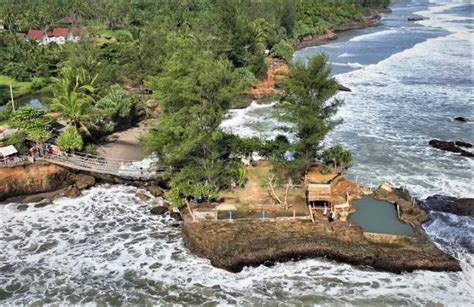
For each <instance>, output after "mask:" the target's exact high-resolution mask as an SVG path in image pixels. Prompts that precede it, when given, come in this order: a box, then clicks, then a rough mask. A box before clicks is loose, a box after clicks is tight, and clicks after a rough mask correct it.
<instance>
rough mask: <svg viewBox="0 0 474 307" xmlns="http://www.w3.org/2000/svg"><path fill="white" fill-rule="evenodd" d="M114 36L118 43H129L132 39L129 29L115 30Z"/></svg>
mask: <svg viewBox="0 0 474 307" xmlns="http://www.w3.org/2000/svg"><path fill="white" fill-rule="evenodd" d="M114 36H115V39H116V40H117V42H119V43H129V42H131V41H133V37H132V34H131V33H130V32H129V31H122V30H121V31H117V32H115V33H114Z"/></svg>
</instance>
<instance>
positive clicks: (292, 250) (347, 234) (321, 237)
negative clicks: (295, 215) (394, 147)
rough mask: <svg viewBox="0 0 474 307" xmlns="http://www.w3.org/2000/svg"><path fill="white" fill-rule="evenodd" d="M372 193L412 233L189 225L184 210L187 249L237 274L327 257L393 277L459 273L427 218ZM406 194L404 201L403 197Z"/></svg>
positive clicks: (325, 226)
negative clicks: (382, 236)
mask: <svg viewBox="0 0 474 307" xmlns="http://www.w3.org/2000/svg"><path fill="white" fill-rule="evenodd" d="M376 195H378V196H379V197H380V198H381V199H385V200H390V201H392V202H395V203H397V204H398V205H399V207H400V211H401V217H402V219H403V220H405V221H407V222H410V224H411V226H412V227H413V229H414V232H415V234H414V235H413V236H410V237H403V236H399V237H397V240H391V241H390V242H388V241H387V242H374V240H369V239H370V238H369V239H368V238H367V237H366V236H365V235H364V232H363V231H362V229H361V228H360V227H359V226H356V225H351V224H349V223H347V222H341V221H335V222H332V223H329V222H328V221H326V220H318V221H317V222H316V223H312V222H311V220H299V219H294V220H293V219H288V220H278V221H270V220H266V221H262V220H247V221H233V222H228V221H204V222H193V221H192V219H191V218H190V216H189V214H187V211H186V210H183V211H182V215H183V218H184V226H183V233H184V238H185V244H186V246H187V247H188V248H189V249H190V250H191V251H192V252H193V253H195V254H197V255H199V256H201V257H205V258H208V259H210V260H211V263H212V264H213V265H214V266H217V267H220V268H223V269H226V270H229V271H232V272H238V271H240V270H241V269H242V268H243V267H245V266H254V265H260V264H266V263H272V262H281V261H288V260H298V259H301V258H310V257H326V258H329V259H334V260H337V261H342V262H346V263H350V264H354V265H368V266H371V267H373V268H375V269H378V270H384V271H389V272H394V273H401V272H404V271H407V272H410V271H414V270H432V271H459V270H461V268H460V266H459V264H458V262H457V261H456V260H455V259H454V258H453V257H451V256H449V255H447V254H445V253H444V252H442V251H441V250H439V249H438V248H437V247H436V246H435V245H434V244H433V243H432V242H431V241H430V239H429V238H428V237H427V235H426V234H425V233H424V231H423V229H422V228H421V223H422V222H423V221H425V220H426V214H425V213H424V212H423V211H422V210H421V209H420V208H419V207H418V205H417V204H416V203H415V204H414V203H412V202H411V201H409V199H410V198H409V195H404V191H401V190H393V191H387V190H383V189H381V190H379V191H378V192H377V193H376ZM405 196H408V197H405Z"/></svg>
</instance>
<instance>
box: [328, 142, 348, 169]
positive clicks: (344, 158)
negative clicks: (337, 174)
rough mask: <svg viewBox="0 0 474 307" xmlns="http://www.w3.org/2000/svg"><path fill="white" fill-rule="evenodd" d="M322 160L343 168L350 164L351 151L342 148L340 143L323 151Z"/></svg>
mask: <svg viewBox="0 0 474 307" xmlns="http://www.w3.org/2000/svg"><path fill="white" fill-rule="evenodd" d="M323 161H324V163H325V164H333V165H334V166H335V167H341V169H343V170H345V169H348V168H349V167H351V166H352V163H353V161H352V153H351V152H350V151H349V150H344V149H343V148H342V146H341V145H336V146H334V147H331V148H329V149H326V150H325V151H324V152H323Z"/></svg>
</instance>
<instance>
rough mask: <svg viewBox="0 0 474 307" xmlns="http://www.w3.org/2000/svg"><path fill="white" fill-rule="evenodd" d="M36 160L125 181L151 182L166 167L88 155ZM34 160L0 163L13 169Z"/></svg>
mask: <svg viewBox="0 0 474 307" xmlns="http://www.w3.org/2000/svg"><path fill="white" fill-rule="evenodd" d="M34 160H39V161H47V162H49V163H52V164H56V165H59V166H63V167H65V168H70V169H73V170H79V171H86V172H91V173H96V174H106V175H112V176H116V177H121V178H124V179H132V180H151V179H157V178H159V177H161V176H162V174H163V172H164V170H165V167H163V166H161V165H159V163H158V161H157V160H156V161H155V160H152V159H144V160H141V161H136V160H121V159H111V158H103V157H99V156H93V155H87V154H70V153H64V152H61V153H60V154H55V155H52V154H48V155H43V156H41V157H39V158H35V159H34ZM34 160H33V158H29V157H20V158H16V159H14V160H11V161H4V162H2V163H0V167H12V166H16V165H21V164H28V163H32V162H34Z"/></svg>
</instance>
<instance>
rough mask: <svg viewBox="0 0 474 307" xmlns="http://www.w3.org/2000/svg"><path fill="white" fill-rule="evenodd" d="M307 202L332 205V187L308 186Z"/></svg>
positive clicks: (326, 185)
mask: <svg viewBox="0 0 474 307" xmlns="http://www.w3.org/2000/svg"><path fill="white" fill-rule="evenodd" d="M306 200H307V201H308V203H311V202H329V203H331V185H330V184H318V183H309V184H306Z"/></svg>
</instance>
